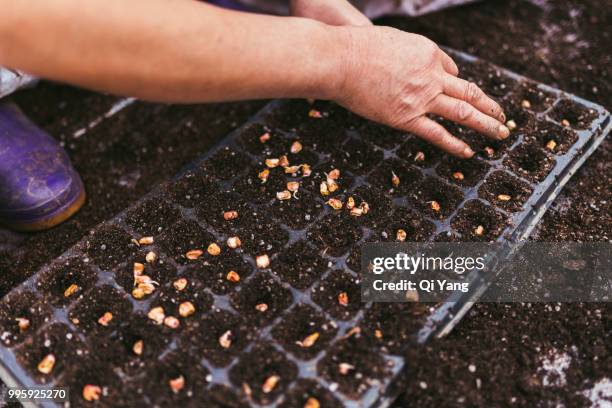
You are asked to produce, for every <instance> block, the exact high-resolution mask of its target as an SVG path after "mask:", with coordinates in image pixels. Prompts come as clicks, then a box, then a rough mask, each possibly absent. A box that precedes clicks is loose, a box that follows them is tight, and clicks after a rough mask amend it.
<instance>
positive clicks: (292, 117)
mask: <svg viewBox="0 0 612 408" xmlns="http://www.w3.org/2000/svg"><path fill="white" fill-rule="evenodd" d="M310 109H311V107H310V105H309V104H308V103H307V102H306V101H304V100H297V99H296V100H290V101H287V102H286V103H284V104H282V105H281V106H280V107H278V108H277V109H274V110H273V111H272V112H268V113H266V114H265V115H264V118H265V122H266V124H267V125H269V126H270V127H271V128H272V130H275V129H281V130H284V131H291V130H294V129H297V127H298V126H300V124H301V123H302V122H304V120H305V119H307V118H308V112H309V110H310ZM310 119H312V120H313V121H314V120H315V119H316V118H310Z"/></svg>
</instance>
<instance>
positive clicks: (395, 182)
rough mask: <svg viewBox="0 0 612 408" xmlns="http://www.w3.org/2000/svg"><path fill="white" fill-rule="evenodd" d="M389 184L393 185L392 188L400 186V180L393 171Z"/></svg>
mask: <svg viewBox="0 0 612 408" xmlns="http://www.w3.org/2000/svg"><path fill="white" fill-rule="evenodd" d="M391 184H393V187H398V186H399V185H400V178H399V177H398V176H397V174H395V172H394V171H391Z"/></svg>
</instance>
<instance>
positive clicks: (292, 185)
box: [287, 181, 300, 193]
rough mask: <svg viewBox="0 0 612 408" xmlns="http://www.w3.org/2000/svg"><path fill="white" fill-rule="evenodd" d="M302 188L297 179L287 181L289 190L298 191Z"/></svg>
mask: <svg viewBox="0 0 612 408" xmlns="http://www.w3.org/2000/svg"><path fill="white" fill-rule="evenodd" d="M299 189H300V183H299V182H297V181H290V182H288V183H287V190H289V191H291V192H292V193H296V192H297V191H298V190H299Z"/></svg>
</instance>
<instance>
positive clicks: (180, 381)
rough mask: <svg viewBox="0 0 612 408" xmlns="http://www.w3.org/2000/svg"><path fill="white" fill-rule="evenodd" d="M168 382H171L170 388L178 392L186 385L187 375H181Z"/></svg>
mask: <svg viewBox="0 0 612 408" xmlns="http://www.w3.org/2000/svg"><path fill="white" fill-rule="evenodd" d="M168 384H170V389H171V390H172V392H173V393H175V394H178V393H179V392H180V391H181V390H182V389H183V388H184V387H185V377H183V376H182V375H179V376H178V377H176V378H173V379H171V380H170V381H168Z"/></svg>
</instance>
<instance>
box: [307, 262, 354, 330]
mask: <svg viewBox="0 0 612 408" xmlns="http://www.w3.org/2000/svg"><path fill="white" fill-rule="evenodd" d="M311 293H312V300H314V301H315V302H316V303H318V304H319V305H320V306H321V307H322V308H323V310H325V311H326V312H327V313H329V315H330V316H332V317H334V318H336V319H340V320H349V319H351V318H352V317H353V316H355V314H356V313H357V312H358V311H359V309H360V308H361V306H362V305H361V287H360V285H359V279H358V278H356V277H354V276H353V275H351V274H349V273H348V272H345V271H342V270H333V271H331V272H330V273H329V275H327V277H326V278H325V279H324V280H323V281H321V282H320V283H319V284H318V285H315V286H314V287H313V288H312V292H311Z"/></svg>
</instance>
